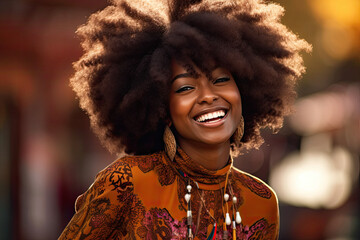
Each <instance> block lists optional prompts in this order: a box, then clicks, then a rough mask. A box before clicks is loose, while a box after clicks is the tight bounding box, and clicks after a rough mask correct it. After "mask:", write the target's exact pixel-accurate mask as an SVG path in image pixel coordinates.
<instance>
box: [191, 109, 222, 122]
mask: <svg viewBox="0 0 360 240" xmlns="http://www.w3.org/2000/svg"><path fill="white" fill-rule="evenodd" d="M226 113H227V111H226V110H218V111H215V112H211V113H205V114H201V115H199V116H197V117H195V118H194V119H195V121H197V122H200V123H208V122H214V121H217V120H220V119H222V118H224V117H225V115H226Z"/></svg>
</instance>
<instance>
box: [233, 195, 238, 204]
mask: <svg viewBox="0 0 360 240" xmlns="http://www.w3.org/2000/svg"><path fill="white" fill-rule="evenodd" d="M236 202H237V198H236V197H235V196H234V197H233V203H234V204H236Z"/></svg>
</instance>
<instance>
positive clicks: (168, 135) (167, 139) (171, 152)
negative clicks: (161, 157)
mask: <svg viewBox="0 0 360 240" xmlns="http://www.w3.org/2000/svg"><path fill="white" fill-rule="evenodd" d="M163 140H164V145H165V151H166V153H167V155H168V156H169V158H170V160H171V161H174V158H175V154H176V140H175V136H174V134H173V133H172V131H171V129H170V128H169V126H168V125H166V127H165V131H164V135H163Z"/></svg>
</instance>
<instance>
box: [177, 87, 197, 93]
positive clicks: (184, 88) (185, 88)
mask: <svg viewBox="0 0 360 240" xmlns="http://www.w3.org/2000/svg"><path fill="white" fill-rule="evenodd" d="M192 89H194V87H191V86H184V87H181V88H179V89H178V90H176V91H175V92H176V93H182V92H186V91H189V90H192Z"/></svg>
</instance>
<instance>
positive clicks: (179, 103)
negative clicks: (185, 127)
mask: <svg viewBox="0 0 360 240" xmlns="http://www.w3.org/2000/svg"><path fill="white" fill-rule="evenodd" d="M169 108H170V116H171V120H172V121H173V122H178V121H182V119H183V118H186V117H187V116H189V113H190V111H191V100H190V99H187V98H184V97H181V98H180V97H174V96H173V97H171V98H170V104H169Z"/></svg>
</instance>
